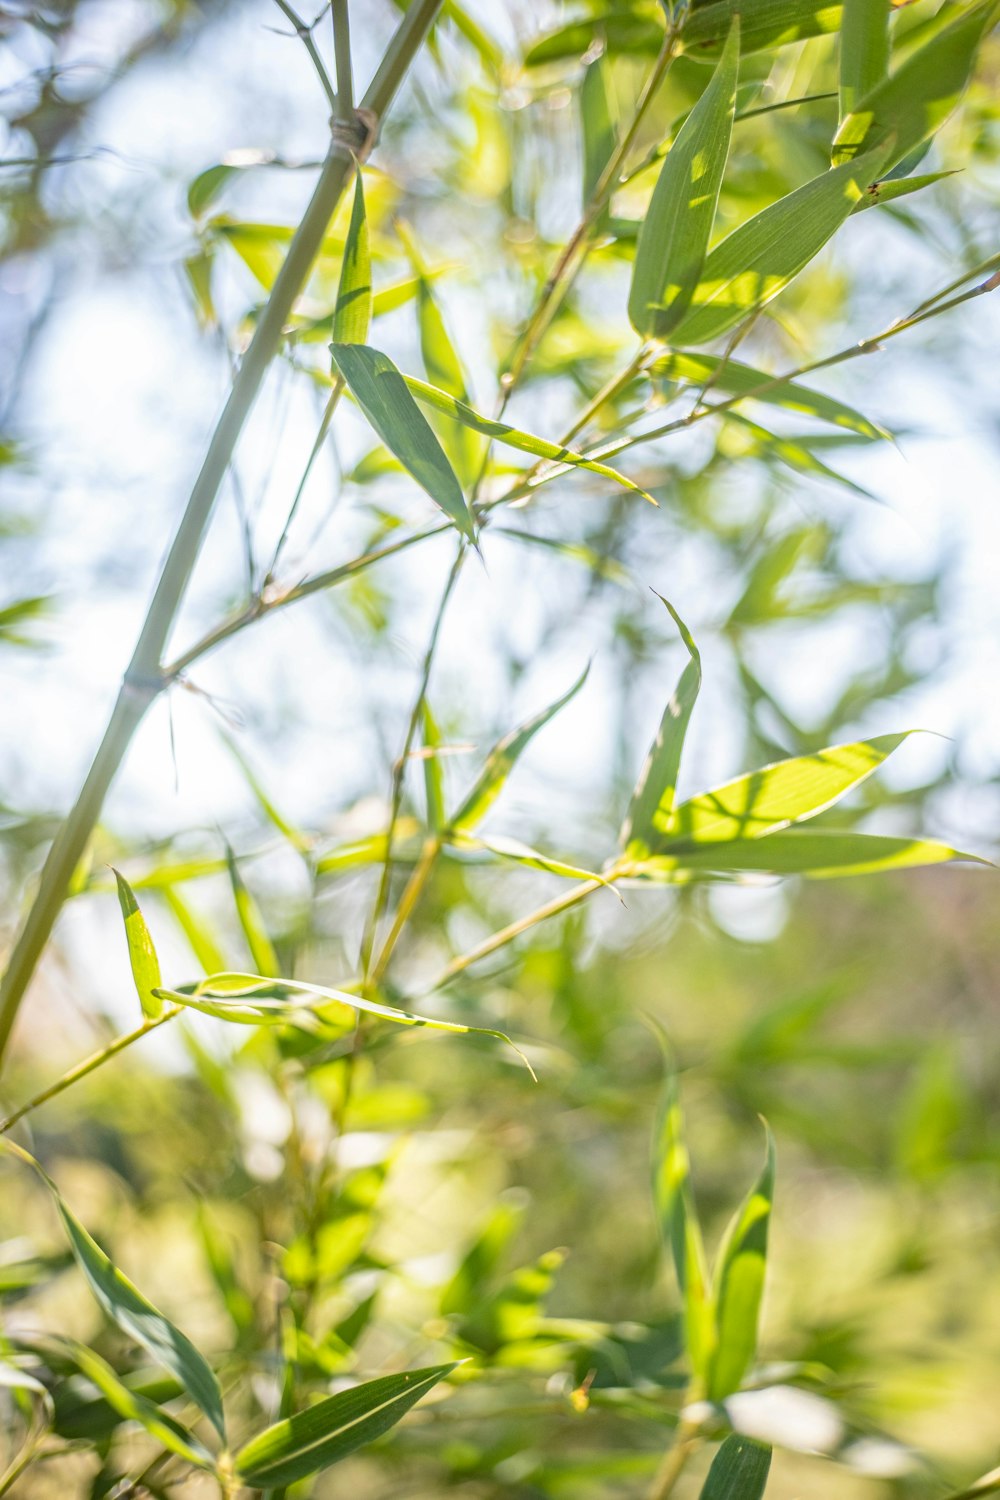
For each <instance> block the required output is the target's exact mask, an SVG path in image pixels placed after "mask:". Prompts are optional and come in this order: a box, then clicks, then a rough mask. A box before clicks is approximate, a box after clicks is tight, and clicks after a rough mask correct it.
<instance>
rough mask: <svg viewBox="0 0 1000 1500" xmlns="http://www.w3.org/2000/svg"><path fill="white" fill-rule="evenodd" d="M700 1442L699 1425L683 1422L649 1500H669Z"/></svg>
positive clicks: (655, 1481)
mask: <svg viewBox="0 0 1000 1500" xmlns="http://www.w3.org/2000/svg"><path fill="white" fill-rule="evenodd" d="M700 1442H701V1434H700V1430H699V1428H698V1426H697V1424H696V1423H692V1422H684V1421H682V1422H681V1424H680V1426H679V1427H678V1428H677V1433H676V1436H675V1438H674V1441H673V1444H672V1445H671V1447H669V1448H668V1449H667V1451H666V1453H665V1454H664V1456H663V1462H662V1463H661V1464H660V1467H659V1468H658V1469H657V1471H656V1475H655V1477H654V1479H653V1483H652V1485H651V1486H650V1490H649V1500H667V1497H668V1496H669V1495H672V1494H673V1492H674V1486H675V1485H676V1483H677V1481H678V1479H679V1478H680V1477H681V1474H682V1473H683V1472H684V1469H685V1467H686V1465H687V1461H688V1459H689V1458H690V1457H691V1455H692V1454H693V1453H694V1452H695V1450H696V1448H697V1447H698V1445H699V1443H700Z"/></svg>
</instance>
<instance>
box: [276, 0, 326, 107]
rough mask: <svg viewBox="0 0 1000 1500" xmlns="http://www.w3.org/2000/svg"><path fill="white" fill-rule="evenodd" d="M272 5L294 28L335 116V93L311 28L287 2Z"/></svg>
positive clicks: (280, 1)
mask: <svg viewBox="0 0 1000 1500" xmlns="http://www.w3.org/2000/svg"><path fill="white" fill-rule="evenodd" d="M274 3H275V5H276V6H277V7H278V9H279V10H280V11H281V14H282V15H283V16H284V17H285V20H286V21H288V22H289V24H290V25H292V26H294V27H295V35H296V36H297V37H298V38H299V40H300V41H301V43H302V45H303V46H304V47H305V49H306V51H307V52H308V53H309V60H310V62H311V63H312V65H313V67H314V68H315V69H316V76H317V78H318V79H319V81H320V83H321V84H322V85H323V92H324V94H325V95H326V98H327V103H328V104H329V106H330V108H331V110H333V112H334V114H337V113H338V106H337V91H336V89H335V88H334V86H333V84H332V83H331V82H330V75H329V73H328V72H327V71H326V63H325V62H324V61H323V58H322V56H321V54H320V50H319V48H318V47H317V46H316V39H315V37H314V36H313V29H312V27H311V26H307V25H306V23H305V21H303V19H302V17H301V16H300V15H299V14H298V12H297V11H295V10H293V9H292V7H291V6H290V5H289V4H288V0H274Z"/></svg>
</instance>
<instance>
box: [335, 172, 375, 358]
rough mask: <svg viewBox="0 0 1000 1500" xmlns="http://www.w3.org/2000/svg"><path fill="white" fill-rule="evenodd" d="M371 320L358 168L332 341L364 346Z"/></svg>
mask: <svg viewBox="0 0 1000 1500" xmlns="http://www.w3.org/2000/svg"><path fill="white" fill-rule="evenodd" d="M371 320H372V265H371V254H370V251H369V248H368V218H367V215H366V214H365V189H364V183H363V182H362V178H361V168H360V167H357V168H356V170H355V174H354V202H353V203H352V205H351V222H350V224H349V225H348V229H347V241H346V243H345V245H344V259H343V261H342V262H341V267H340V283H339V285H338V287H337V305H336V307H335V308H334V312H333V342H334V343H335V344H363V343H364V342H365V340H366V339H367V337H368V328H369V325H370V323H371Z"/></svg>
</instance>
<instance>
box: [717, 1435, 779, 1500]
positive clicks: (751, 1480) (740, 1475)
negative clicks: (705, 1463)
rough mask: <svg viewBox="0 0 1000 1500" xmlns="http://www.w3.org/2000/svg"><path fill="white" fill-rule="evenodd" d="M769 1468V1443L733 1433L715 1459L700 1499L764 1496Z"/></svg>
mask: <svg viewBox="0 0 1000 1500" xmlns="http://www.w3.org/2000/svg"><path fill="white" fill-rule="evenodd" d="M770 1468H771V1450H770V1448H769V1447H768V1446H767V1444H766V1443H758V1442H755V1441H754V1439H753V1438H746V1437H741V1436H740V1435H739V1433H736V1432H734V1433H731V1434H730V1436H729V1437H727V1438H726V1441H725V1442H724V1443H723V1444H722V1447H721V1448H720V1449H719V1451H718V1453H717V1454H716V1455H715V1457H714V1458H713V1460H712V1467H711V1468H710V1469H709V1471H708V1474H707V1476H706V1478H705V1483H704V1484H703V1485H702V1488H701V1496H700V1500H761V1496H762V1495H763V1493H764V1489H765V1487H766V1485H767V1476H768V1473H769V1471H770Z"/></svg>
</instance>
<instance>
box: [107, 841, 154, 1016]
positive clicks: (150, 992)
mask: <svg viewBox="0 0 1000 1500" xmlns="http://www.w3.org/2000/svg"><path fill="white" fill-rule="evenodd" d="M114 876H115V881H116V882H117V885H118V902H119V905H120V906H121V909H122V917H123V918H124V920H125V939H126V942H127V943H128V958H129V963H130V964H131V965H132V979H133V981H134V983H135V989H136V994H137V995H138V996H139V1004H140V1005H141V1006H142V1013H143V1015H144V1016H145V1017H146V1018H147V1020H150V1021H155V1020H156V1019H157V1018H158V1017H159V1016H161V1015H162V1014H163V1001H162V1000H161V999H159V997H158V996H157V994H156V991H157V990H158V989H159V987H160V960H159V959H158V958H157V956H156V949H155V947H154V946H153V939H152V938H151V937H150V934H149V928H148V927H147V926H146V920H145V918H144V917H143V915H142V912H141V911H140V910H139V903H138V901H137V900H136V899H135V892H134V891H133V889H132V887H131V886H130V885H129V883H128V881H127V880H126V879H125V876H124V875H121V874H119V872H118V871H117V870H115V872H114Z"/></svg>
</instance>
